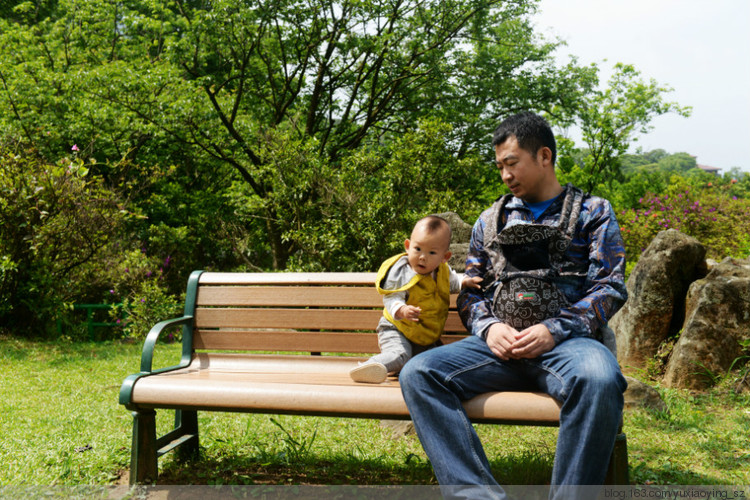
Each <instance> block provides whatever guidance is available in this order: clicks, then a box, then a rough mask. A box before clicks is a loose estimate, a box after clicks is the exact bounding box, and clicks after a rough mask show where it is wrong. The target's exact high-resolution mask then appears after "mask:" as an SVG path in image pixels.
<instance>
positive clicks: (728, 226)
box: [618, 183, 750, 262]
mask: <svg viewBox="0 0 750 500" xmlns="http://www.w3.org/2000/svg"><path fill="white" fill-rule="evenodd" d="M709 184H711V183H709ZM683 188H684V184H683V185H681V184H680V183H673V184H671V185H670V188H669V189H668V192H667V193H666V194H663V195H656V194H653V193H649V194H647V195H646V196H644V197H643V198H641V199H640V200H639V203H640V207H639V208H636V209H632V210H623V211H622V212H621V213H620V214H618V220H619V222H620V226H621V228H622V234H623V238H624V240H625V251H626V256H627V258H628V259H629V261H631V262H635V261H637V260H638V258H639V257H640V254H641V252H643V250H645V248H646V247H647V246H648V244H649V243H650V242H651V240H652V239H653V237H654V236H656V234H657V233H658V232H659V231H663V230H666V229H676V230H678V231H680V232H682V233H684V234H687V235H689V236H692V237H694V238H696V239H697V240H698V241H700V242H701V243H702V244H704V245H705V246H706V248H707V252H706V256H707V257H709V258H713V259H717V260H720V259H722V258H724V257H727V256H731V257H740V258H744V257H747V256H748V255H750V234H748V222H747V221H748V220H750V200H747V199H738V198H737V197H736V196H729V195H727V194H726V193H725V192H724V191H722V190H718V189H717V190H714V189H713V188H714V186H713V185H706V186H705V187H704V188H703V189H702V190H696V189H695V188H691V187H687V188H684V189H683Z"/></svg>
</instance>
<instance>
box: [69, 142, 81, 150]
mask: <svg viewBox="0 0 750 500" xmlns="http://www.w3.org/2000/svg"><path fill="white" fill-rule="evenodd" d="M70 150H71V151H80V150H79V149H78V144H73V147H72V148H70Z"/></svg>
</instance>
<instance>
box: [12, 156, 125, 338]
mask: <svg viewBox="0 0 750 500" xmlns="http://www.w3.org/2000/svg"><path fill="white" fill-rule="evenodd" d="M124 219H125V213H124V210H123V209H122V206H121V205H120V204H119V202H118V198H117V196H116V195H115V194H114V193H113V192H112V191H110V190H109V189H107V188H106V187H105V186H104V185H103V183H102V181H101V179H97V178H95V177H92V176H90V175H89V166H88V165H85V164H84V163H83V161H81V160H80V159H78V158H75V157H74V158H73V159H64V160H61V161H60V162H58V163H57V164H54V165H50V164H47V163H46V162H44V161H42V160H40V159H38V158H36V157H35V156H34V155H33V154H31V153H26V152H23V153H21V154H16V153H14V152H12V151H11V150H10V149H9V148H3V149H2V150H0V266H1V267H0V297H2V299H0V300H1V301H0V322H1V323H3V324H5V325H8V326H9V327H11V328H13V329H14V330H15V331H16V332H17V333H19V334H26V335H34V336H44V335H49V334H51V333H52V331H53V330H54V325H55V323H54V322H55V321H56V320H62V319H63V318H64V317H65V316H66V314H67V312H68V311H69V310H70V305H71V303H72V301H73V300H74V299H82V298H83V299H86V298H90V297H93V296H96V295H97V294H99V293H101V290H102V288H103V287H104V286H106V272H101V271H102V270H103V269H106V268H107V263H108V262H111V261H112V260H113V259H114V258H115V257H114V254H115V252H116V248H115V245H116V243H117V241H118V238H119V237H120V235H121V233H120V230H121V228H122V225H123V222H124Z"/></svg>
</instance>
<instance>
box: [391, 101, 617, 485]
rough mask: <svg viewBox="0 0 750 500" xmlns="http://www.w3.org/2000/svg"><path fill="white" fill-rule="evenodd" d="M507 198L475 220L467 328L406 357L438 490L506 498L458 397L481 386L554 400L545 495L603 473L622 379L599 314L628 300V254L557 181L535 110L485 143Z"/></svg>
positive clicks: (551, 141) (595, 208) (416, 417)
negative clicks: (458, 336)
mask: <svg viewBox="0 0 750 500" xmlns="http://www.w3.org/2000/svg"><path fill="white" fill-rule="evenodd" d="M493 146H494V148H495V155H496V163H497V166H498V168H499V169H500V172H501V175H502V179H503V182H504V183H505V184H506V185H507V186H508V188H509V189H510V191H511V194H508V195H506V196H503V197H501V198H500V199H499V200H498V201H497V202H496V203H495V204H494V205H493V206H492V207H490V208H489V209H488V210H486V211H485V212H483V213H482V214H481V216H480V217H479V219H478V220H477V222H476V224H475V225H474V229H473V233H472V238H471V244H470V249H469V254H468V258H467V261H466V275H467V276H468V277H476V276H479V277H481V278H482V279H483V287H482V289H481V290H474V289H469V288H467V289H464V290H462V292H461V294H460V295H459V298H458V307H459V313H460V315H461V318H462V320H463V322H464V324H465V326H466V328H467V329H468V330H469V332H471V333H472V334H473V335H471V336H469V337H468V338H466V339H465V340H461V341H459V342H455V343H453V344H449V345H445V346H441V347H438V348H435V349H432V350H429V351H426V352H424V353H422V354H420V355H419V356H416V357H415V358H413V359H412V360H411V361H410V362H409V363H407V364H406V366H405V367H404V369H403V370H402V372H401V375H400V383H401V388H402V391H403V395H404V399H405V400H406V403H407V406H408V408H409V412H410V414H411V417H412V419H413V421H414V426H415V428H416V431H417V434H418V436H419V439H420V441H421V442H422V446H423V447H424V449H425V452H426V453H427V455H428V457H429V458H430V460H431V462H432V466H433V469H434V471H435V476H436V477H437V480H438V482H439V483H440V484H441V488H442V490H443V493H444V495H445V496H446V497H450V498H472V499H477V498H503V496H504V494H503V490H502V489H501V488H500V487H499V486H498V484H497V482H496V481H495V479H494V478H493V476H492V473H491V471H490V466H489V462H488V460H487V457H486V455H485V453H484V450H483V448H482V444H481V442H480V441H479V438H478V436H477V434H476V431H475V430H474V428H473V427H472V425H471V423H470V421H469V419H468V418H467V417H466V413H465V411H464V410H463V408H462V406H461V401H464V400H468V399H470V398H472V397H474V396H476V395H478V394H481V393H485V392H491V391H542V392H545V393H547V394H549V395H550V396H552V397H554V398H555V399H556V400H558V401H559V402H560V403H561V410H560V431H559V438H558V442H557V450H556V455H555V464H554V467H553V471H552V485H553V488H552V493H551V495H552V496H553V497H554V496H565V497H566V498H575V496H576V490H575V488H572V489H571V488H558V487H557V486H561V485H565V486H576V485H594V484H601V483H602V482H603V481H604V478H605V475H606V471H607V465H608V462H609V457H610V454H611V453H612V450H613V447H614V443H615V436H616V434H617V431H618V426H619V424H620V422H621V418H622V408H623V392H624V391H625V388H626V385H627V384H626V382H625V379H624V377H623V376H622V373H621V371H620V368H619V366H618V364H617V359H616V358H615V355H614V353H613V349H614V334H613V332H612V330H611V329H609V328H608V327H607V321H608V320H609V318H610V317H611V316H612V315H613V314H614V313H615V312H616V311H617V310H618V309H619V308H620V307H621V306H622V304H623V303H624V302H625V300H626V298H627V292H626V290H625V283H624V270H625V251H624V245H623V241H622V237H621V235H620V229H619V227H618V224H617V221H616V219H615V215H614V212H613V210H612V207H611V205H610V203H609V202H608V201H607V200H604V199H602V198H598V197H595V196H590V195H586V194H584V193H583V192H581V191H580V190H579V189H577V188H575V187H573V186H572V185H566V186H564V187H563V186H561V185H560V183H559V181H558V180H557V177H556V174H555V156H556V145H555V138H554V135H553V133H552V130H551V129H550V127H549V125H548V124H547V122H546V121H545V120H544V119H543V118H541V117H540V116H538V115H535V114H532V113H522V114H519V115H515V116H512V117H510V118H508V119H507V120H505V121H504V122H503V123H501V124H500V126H499V127H498V128H497V130H496V131H495V134H494V137H493Z"/></svg>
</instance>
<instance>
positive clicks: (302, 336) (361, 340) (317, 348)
mask: <svg viewBox="0 0 750 500" xmlns="http://www.w3.org/2000/svg"><path fill="white" fill-rule="evenodd" d="M193 346H194V347H195V348H196V349H217V350H224V351H240V350H244V351H292V352H351V353H369V354H371V353H377V352H379V348H378V337H377V335H376V334H374V333H349V332H295V331H270V330H265V331H252V332H248V331H216V330H197V331H196V332H195V333H194V338H193Z"/></svg>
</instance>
